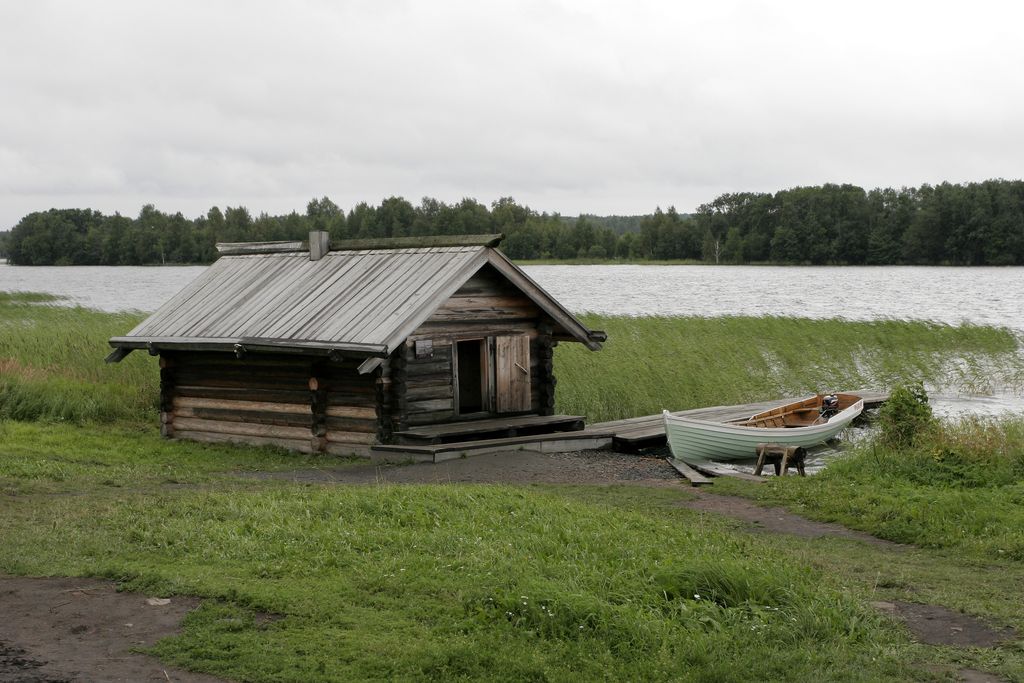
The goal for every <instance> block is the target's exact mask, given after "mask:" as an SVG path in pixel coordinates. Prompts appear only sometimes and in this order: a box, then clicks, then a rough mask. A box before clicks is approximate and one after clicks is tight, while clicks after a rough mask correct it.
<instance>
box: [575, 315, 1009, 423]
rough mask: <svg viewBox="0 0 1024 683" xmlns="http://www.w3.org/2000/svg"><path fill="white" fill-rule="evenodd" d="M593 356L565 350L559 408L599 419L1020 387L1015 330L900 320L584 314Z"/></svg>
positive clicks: (576, 347) (576, 348)
mask: <svg viewBox="0 0 1024 683" xmlns="http://www.w3.org/2000/svg"><path fill="white" fill-rule="evenodd" d="M584 321H585V322H586V324H587V325H589V326H591V327H593V328H598V329H604V330H605V331H607V332H608V342H607V343H606V344H605V346H604V348H603V349H602V350H601V351H598V352H597V353H593V352H590V351H588V350H586V349H584V348H582V347H581V346H580V345H578V344H561V345H559V347H558V348H557V349H556V354H555V374H556V376H557V377H558V390H557V396H558V410H559V411H560V412H565V413H569V414H580V415H586V416H588V418H589V419H590V420H592V421H600V420H611V419H618V418H624V417H630V416H635V415H649V414H653V413H658V412H660V411H661V410H662V409H666V408H667V409H671V410H683V409H687V408H697V407H702V406H711V405H728V404H735V403H744V402H749V401H756V400H766V399H770V398H778V397H782V396H789V395H798V394H805V393H809V392H815V391H833V390H842V389H870V388H874V389H879V390H885V389H887V388H888V387H890V386H892V385H894V384H897V383H900V382H913V381H917V382H922V383H926V384H929V385H931V386H942V387H950V388H953V389H956V390H977V389H980V388H987V387H989V386H991V385H992V384H993V383H997V384H1004V385H1005V384H1009V385H1013V386H1017V387H1019V386H1021V384H1022V383H1024V356H1022V355H1021V353H1020V350H1019V346H1018V340H1017V338H1016V337H1015V336H1014V335H1013V333H1012V332H1010V331H1009V330H1006V329H1001V328H992V327H979V326H974V325H960V326H950V325H943V324H938V323H929V322H911V321H897V320H879V321H868V322H861V321H847V320H809V319H801V318H781V317H763V318H755V317H736V316H730V317H722V318H704V317H649V318H626V317H606V316H596V315H588V316H584Z"/></svg>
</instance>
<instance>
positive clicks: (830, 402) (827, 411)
mask: <svg viewBox="0 0 1024 683" xmlns="http://www.w3.org/2000/svg"><path fill="white" fill-rule="evenodd" d="M818 412H819V413H820V414H821V417H822V419H824V420H827V419H829V418H830V417H832V416H833V415H835V414H837V413H838V412H839V397H838V396H836V395H835V394H829V395H828V396H823V397H822V399H821V408H820V409H819V410H818Z"/></svg>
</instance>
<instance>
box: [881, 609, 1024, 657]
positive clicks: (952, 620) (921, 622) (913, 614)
mask: <svg viewBox="0 0 1024 683" xmlns="http://www.w3.org/2000/svg"><path fill="white" fill-rule="evenodd" d="M871 606H872V607H874V608H875V609H877V610H880V611H882V612H885V613H886V614H891V615H892V616H894V617H896V618H898V619H899V620H901V621H903V622H904V623H905V624H906V625H907V628H908V629H910V632H911V633H912V634H914V637H915V638H917V640H919V641H920V642H922V643H925V644H927V645H955V646H959V647H995V646H996V645H998V644H1000V643H1002V642H1003V641H1006V640H1009V639H1011V638H1013V637H1014V635H1015V633H1014V630H1013V629H1012V628H1009V627H1006V628H993V627H991V626H989V625H988V624H986V623H985V622H984V621H982V620H981V619H977V618H975V617H972V616H970V615H967V614H961V613H960V612H954V611H953V610H951V609H947V608H946V607H942V606H941V605H922V604H919V603H915V602H882V601H879V602H873V603H871Z"/></svg>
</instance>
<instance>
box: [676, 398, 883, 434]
mask: <svg viewBox="0 0 1024 683" xmlns="http://www.w3.org/2000/svg"><path fill="white" fill-rule="evenodd" d="M862 412H864V399H859V400H858V401H857V402H856V403H854V404H853V405H852V406H850V407H848V408H846V409H844V410H842V411H840V412H839V413H836V414H835V415H833V416H832V417H831V418H829V421H828V422H823V423H821V424H817V425H806V426H803V427H756V426H753V425H741V424H734V423H730V422H719V421H714V420H701V419H699V418H693V417H685V416H682V415H673V414H672V413H670V412H669V411H667V410H665V411H663V415H664V418H665V420H666V421H669V420H671V421H672V422H674V423H676V424H677V425H694V426H699V427H702V428H704V427H708V428H712V429H713V431H715V432H722V433H733V434H735V433H737V432H739V433H748V434H766V435H784V434H789V435H793V436H795V435H796V434H806V435H811V434H816V433H819V432H827V431H831V430H832V429H835V428H836V426H837V423H841V425H840V426H839V428H840V429H842V428H843V427H845V426H846V425H847V424H849V423H850V422H852V421H853V420H854V419H856V417H857V416H858V415H860V414H861V413H862ZM851 413H852V414H851ZM837 431H838V430H837Z"/></svg>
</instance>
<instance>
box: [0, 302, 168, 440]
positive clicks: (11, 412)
mask: <svg viewBox="0 0 1024 683" xmlns="http://www.w3.org/2000/svg"><path fill="white" fill-rule="evenodd" d="M56 302H57V298H56V297H52V296H50V295H46V294H38V293H22V292H17V293H9V292H4V293H0V418H8V419H17V420H38V419H45V420H57V421H60V420H66V421H71V422H77V423H81V422H89V421H95V422H113V421H139V420H146V419H150V418H155V416H156V409H157V405H158V403H157V400H158V399H157V397H158V387H159V376H158V374H159V373H158V372H157V370H156V363H155V362H154V360H153V359H152V358H149V357H148V356H147V355H146V354H144V353H136V354H132V355H131V356H129V357H128V358H126V359H125V360H124V361H123V362H121V363H119V364H116V365H108V364H106V363H104V362H103V359H104V358H105V357H106V355H107V354H108V353H109V352H110V347H109V346H108V345H107V339H109V338H110V337H112V336H115V335H118V334H124V333H125V332H127V331H128V330H130V329H131V328H132V327H134V326H135V325H136V324H138V322H139V321H140V320H141V319H142V317H143V316H142V315H141V314H139V313H104V312H101V311H94V310H91V309H87V308H82V307H67V306H59V305H53V304H54V303H56Z"/></svg>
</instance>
